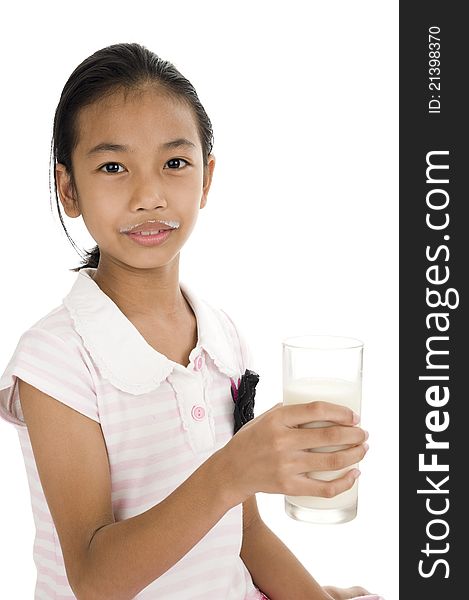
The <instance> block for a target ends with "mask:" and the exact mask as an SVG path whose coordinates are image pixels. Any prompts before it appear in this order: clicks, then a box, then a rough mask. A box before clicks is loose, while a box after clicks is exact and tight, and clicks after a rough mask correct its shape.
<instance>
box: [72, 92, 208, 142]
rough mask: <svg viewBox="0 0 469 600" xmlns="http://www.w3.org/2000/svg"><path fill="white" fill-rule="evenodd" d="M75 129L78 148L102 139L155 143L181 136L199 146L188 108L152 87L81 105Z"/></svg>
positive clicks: (113, 95) (195, 127) (178, 100)
mask: <svg viewBox="0 0 469 600" xmlns="http://www.w3.org/2000/svg"><path fill="white" fill-rule="evenodd" d="M77 131H78V134H79V135H78V138H79V142H78V146H81V150H82V151H83V150H86V147H88V146H90V145H93V144H96V143H100V142H103V141H111V142H112V141H114V142H119V141H122V142H123V143H126V142H127V143H131V139H135V138H144V137H149V138H150V137H151V139H155V141H159V142H162V141H167V140H169V139H175V138H182V137H184V138H187V139H189V140H191V141H192V142H193V143H194V144H195V145H200V142H199V139H198V130H197V124H196V120H195V116H194V113H193V111H192V109H191V107H190V106H189V105H188V104H187V103H185V102H183V101H182V100H180V99H178V98H174V97H171V96H168V95H167V94H164V93H162V92H156V91H154V90H145V91H140V90H139V91H136V92H131V93H127V94H124V93H123V92H115V93H113V94H112V95H109V96H106V97H105V98H102V99H100V100H97V101H96V102H93V103H92V104H89V105H87V106H86V107H83V108H82V109H81V110H80V111H79V112H78V114H77ZM104 138H106V140H105V139H104ZM111 138H112V139H111ZM114 138H116V139H114ZM117 138H120V139H119V140H118V139H117Z"/></svg>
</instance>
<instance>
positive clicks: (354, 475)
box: [352, 469, 361, 479]
mask: <svg viewBox="0 0 469 600" xmlns="http://www.w3.org/2000/svg"><path fill="white" fill-rule="evenodd" d="M360 474H361V471H360V470H359V469H354V470H353V473H352V475H353V478H354V479H358V478H359V477H360Z"/></svg>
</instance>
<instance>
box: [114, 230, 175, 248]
mask: <svg viewBox="0 0 469 600" xmlns="http://www.w3.org/2000/svg"><path fill="white" fill-rule="evenodd" d="M172 231H173V230H172V229H163V230H161V231H158V232H157V231H138V232H134V233H132V232H129V233H126V234H125V235H126V236H127V237H129V238H131V239H132V240H133V241H134V242H136V243H137V244H140V245H141V246H159V245H160V244H162V243H163V242H164V241H166V240H167V239H168V237H169V235H170V233H171V232H172Z"/></svg>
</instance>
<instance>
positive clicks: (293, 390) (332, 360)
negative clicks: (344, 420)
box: [282, 335, 363, 523]
mask: <svg viewBox="0 0 469 600" xmlns="http://www.w3.org/2000/svg"><path fill="white" fill-rule="evenodd" d="M282 356H283V404H284V405H286V404H306V403H308V402H313V401H318V400H322V401H326V402H332V403H334V404H341V405H343V406H347V407H349V408H351V409H352V410H353V411H354V412H356V413H357V414H360V412H361V396H362V363H363V342H361V341H360V340H357V339H355V338H350V337H340V336H330V335H300V336H295V337H289V338H286V339H284V340H283V341H282ZM331 425H334V423H332V422H331V421H314V422H312V423H304V424H300V425H298V427H310V428H312V427H330V426H331ZM347 447H348V446H329V447H322V448H310V449H309V451H310V452H333V451H336V450H340V449H343V448H347ZM355 467H357V465H351V466H349V467H347V468H345V469H341V470H340V471H322V472H317V471H310V472H309V473H307V476H308V477H310V478H312V479H322V480H325V481H330V480H332V479H336V478H337V477H340V476H341V475H343V474H345V473H346V472H347V471H349V470H350V469H353V468H355ZM357 505H358V479H357V480H355V483H354V484H353V486H352V487H351V488H350V489H349V490H346V491H345V492H342V493H340V494H338V495H337V496H334V497H333V498H323V497H319V496H285V512H286V513H287V515H289V516H290V517H292V518H293V519H296V520H298V521H305V522H308V523H345V522H347V521H351V520H352V519H354V518H355V517H356V515H357Z"/></svg>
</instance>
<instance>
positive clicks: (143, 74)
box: [49, 43, 213, 271]
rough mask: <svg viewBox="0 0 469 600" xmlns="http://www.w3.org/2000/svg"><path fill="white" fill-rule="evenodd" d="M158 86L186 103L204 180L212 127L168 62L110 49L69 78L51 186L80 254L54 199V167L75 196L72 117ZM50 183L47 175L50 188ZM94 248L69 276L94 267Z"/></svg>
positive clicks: (137, 50) (140, 50) (129, 48)
mask: <svg viewBox="0 0 469 600" xmlns="http://www.w3.org/2000/svg"><path fill="white" fill-rule="evenodd" d="M152 83H155V84H157V85H158V86H159V87H160V88H161V89H162V90H163V91H164V92H165V93H166V94H167V95H169V96H171V97H173V98H174V99H175V100H179V101H182V102H185V103H186V104H187V105H188V106H189V107H190V108H192V110H193V112H194V116H195V119H196V122H197V129H198V132H199V137H200V141H201V144H202V154H203V165H204V174H205V170H206V168H207V164H208V156H209V154H210V153H211V151H212V147H213V130H212V123H211V121H210V119H209V117H208V115H207V113H206V112H205V110H204V108H203V106H202V104H201V103H200V100H199V98H198V96H197V93H196V91H195V88H194V86H193V85H192V84H191V83H190V81H188V80H187V79H186V78H185V77H184V76H183V75H182V74H181V73H180V72H179V71H178V70H177V69H176V67H175V66H174V65H173V64H172V63H171V62H169V61H167V60H163V59H162V58H160V57H159V56H157V55H156V54H155V53H154V52H151V51H150V50H148V49H147V48H146V47H145V46H143V45H141V44H137V43H129V44H125V43H123V44H113V45H112V46H107V47H106V48H102V49H101V50H98V51H96V52H95V53H94V54H92V55H91V56H88V58H86V59H85V60H84V61H83V62H82V63H80V64H79V65H78V66H77V67H76V69H75V70H74V71H73V73H72V74H71V75H70V77H69V78H68V80H67V82H66V83H65V86H64V88H63V90H62V94H61V96H60V100H59V103H58V105H57V108H56V110H55V116H54V125H53V135H52V143H51V159H52V156H53V169H52V170H53V181H54V191H55V200H56V203H57V209H58V212H59V218H60V221H61V223H62V227H63V228H64V230H65V233H66V235H67V237H68V239H69V240H70V242H71V243H72V245H73V247H74V248H75V249H76V250H77V251H78V253H80V251H79V249H78V248H77V246H76V244H75V242H74V241H73V240H72V238H71V237H70V235H69V233H68V231H67V228H66V227H65V224H64V222H63V219H62V215H61V212H60V204H59V198H58V195H57V180H56V173H55V164H56V163H62V164H64V165H65V167H66V169H67V172H68V173H69V175H70V183H71V186H72V190H73V192H74V193H76V183H75V179H74V175H73V167H72V159H71V157H72V152H73V150H74V148H75V147H76V145H77V144H78V131H77V113H78V111H79V110H80V109H81V108H83V107H84V106H87V105H90V104H92V103H93V102H96V101H98V100H101V99H103V98H105V97H106V96H108V95H111V94H112V93H114V92H116V91H119V90H123V91H124V92H125V93H127V92H130V91H133V90H138V89H140V88H142V87H143V86H145V85H147V84H152ZM50 181H51V178H50V173H49V182H50ZM99 256H100V254H99V247H98V246H95V247H94V248H92V250H91V251H88V250H85V256H84V257H82V258H83V263H82V264H81V265H80V266H79V267H75V268H74V269H70V271H79V270H80V269H83V268H85V267H97V266H98V263H99Z"/></svg>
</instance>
